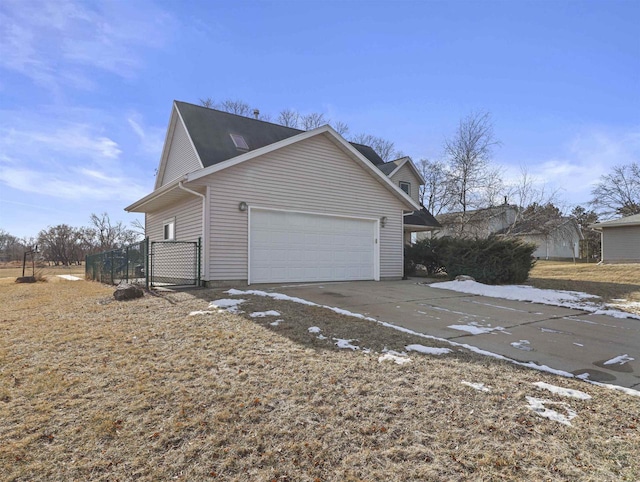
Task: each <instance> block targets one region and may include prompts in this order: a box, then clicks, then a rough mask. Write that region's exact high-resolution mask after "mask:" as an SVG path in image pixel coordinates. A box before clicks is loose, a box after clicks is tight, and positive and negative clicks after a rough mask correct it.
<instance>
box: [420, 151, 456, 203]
mask: <svg viewBox="0 0 640 482" xmlns="http://www.w3.org/2000/svg"><path fill="white" fill-rule="evenodd" d="M417 168H418V170H419V171H420V174H421V175H422V177H423V178H424V179H425V184H424V186H421V187H420V203H421V204H422V205H423V206H424V207H426V208H427V210H428V211H429V212H430V213H431V214H433V215H434V216H437V215H438V214H440V213H442V212H443V211H446V210H447V209H448V207H449V206H450V205H451V203H452V198H451V191H450V184H449V183H448V182H447V172H446V167H445V165H444V163H443V162H441V161H429V160H428V159H420V161H418V165H417Z"/></svg>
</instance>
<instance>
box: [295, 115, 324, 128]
mask: <svg viewBox="0 0 640 482" xmlns="http://www.w3.org/2000/svg"><path fill="white" fill-rule="evenodd" d="M328 123H329V120H327V119H325V118H324V114H321V113H319V112H312V113H311V114H307V115H303V116H300V124H301V125H302V129H304V130H305V131H310V130H311V129H316V128H317V127H320V126H323V125H325V124H328Z"/></svg>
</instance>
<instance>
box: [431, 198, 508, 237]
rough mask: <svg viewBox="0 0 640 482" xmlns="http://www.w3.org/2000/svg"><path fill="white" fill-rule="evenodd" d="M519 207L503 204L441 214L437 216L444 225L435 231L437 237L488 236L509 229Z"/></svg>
mask: <svg viewBox="0 0 640 482" xmlns="http://www.w3.org/2000/svg"><path fill="white" fill-rule="evenodd" d="M517 212H518V211H517V208H516V207H515V206H512V205H510V204H502V205H501V206H494V207H490V208H486V209H477V210H473V211H467V212H466V213H462V212H455V213H446V214H441V215H439V216H437V217H436V219H437V220H438V222H439V223H440V224H441V225H442V228H441V229H438V230H437V231H434V233H433V235H434V237H436V238H443V237H445V236H451V237H465V238H487V237H489V236H491V235H492V234H496V233H499V232H502V231H504V230H506V229H508V228H509V227H510V226H512V225H513V223H514V222H515V221H516V217H517V216H516V215H517Z"/></svg>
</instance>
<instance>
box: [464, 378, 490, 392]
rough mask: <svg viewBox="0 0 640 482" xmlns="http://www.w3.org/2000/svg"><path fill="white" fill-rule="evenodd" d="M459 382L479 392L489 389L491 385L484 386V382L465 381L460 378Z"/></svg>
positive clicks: (488, 390)
mask: <svg viewBox="0 0 640 482" xmlns="http://www.w3.org/2000/svg"><path fill="white" fill-rule="evenodd" d="M460 383H462V384H463V385H467V386H468V387H471V388H473V389H475V390H478V391H479V392H490V391H491V387H488V386H486V385H485V384H484V383H472V382H465V381H464V380H462V381H461V382H460Z"/></svg>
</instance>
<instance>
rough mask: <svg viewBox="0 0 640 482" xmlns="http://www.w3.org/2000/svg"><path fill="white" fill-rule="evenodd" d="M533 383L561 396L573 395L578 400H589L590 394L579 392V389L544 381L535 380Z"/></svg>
mask: <svg viewBox="0 0 640 482" xmlns="http://www.w3.org/2000/svg"><path fill="white" fill-rule="evenodd" d="M534 385H535V386H536V387H538V388H542V389H543V390H549V391H550V392H551V393H555V394H556V395H561V396H563V397H573V398H579V399H580V400H589V399H590V398H591V395H589V394H588V393H584V392H581V391H580V390H573V389H571V388H562V387H558V386H556V385H551V384H549V383H545V382H535V383H534Z"/></svg>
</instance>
